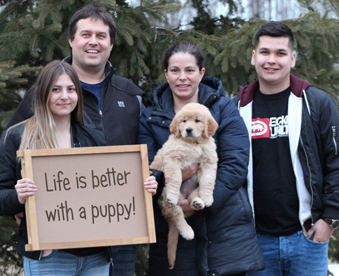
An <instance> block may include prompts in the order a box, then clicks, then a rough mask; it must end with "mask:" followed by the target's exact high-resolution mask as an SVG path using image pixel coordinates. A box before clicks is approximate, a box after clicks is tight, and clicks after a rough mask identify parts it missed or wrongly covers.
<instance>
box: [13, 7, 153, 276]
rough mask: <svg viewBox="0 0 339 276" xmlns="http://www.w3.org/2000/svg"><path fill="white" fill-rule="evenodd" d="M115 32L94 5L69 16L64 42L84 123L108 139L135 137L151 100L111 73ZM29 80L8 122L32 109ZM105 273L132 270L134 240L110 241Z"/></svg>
mask: <svg viewBox="0 0 339 276" xmlns="http://www.w3.org/2000/svg"><path fill="white" fill-rule="evenodd" d="M115 37H116V25H115V22H114V20H113V18H112V16H111V15H110V14H109V13H107V12H105V11H103V10H101V9H99V8H96V7H93V6H86V7H84V8H82V9H80V10H78V11H77V12H76V13H75V14H74V15H73V16H72V18H71V19H70V22H69V26H68V42H69V45H70V47H71V52H72V55H71V56H70V57H67V58H66V59H65V60H64V61H66V62H68V63H70V64H71V65H72V67H73V68H74V69H75V71H76V72H77V74H78V76H79V78H80V81H81V85H82V88H83V99H84V111H85V113H84V119H85V125H87V126H89V127H91V128H95V129H98V130H101V131H102V132H103V133H104V134H105V138H106V141H107V144H108V145H130V144H136V143H137V134H138V125H139V116H140V114H141V112H142V111H143V109H144V106H147V105H149V104H150V101H149V99H148V97H147V96H146V94H144V93H143V92H142V91H141V90H140V89H139V88H138V87H137V86H136V85H135V84H133V83H132V82H131V81H129V80H127V79H125V78H123V77H119V76H117V75H115V74H114V72H115V69H114V68H113V67H112V65H111V64H110V63H109V61H108V59H109V57H110V54H111V50H112V48H113V45H114V41H115ZM34 90H35V87H34V86H33V87H32V88H31V89H30V90H29V91H27V93H26V95H25V97H24V98H23V100H22V101H21V103H20V104H19V106H18V108H17V110H16V111H15V113H14V115H13V117H12V118H11V120H10V122H9V124H8V125H7V128H8V127H10V126H12V125H14V124H16V123H18V122H21V121H23V120H25V119H27V118H29V117H31V116H32V115H33V112H34V111H33V110H34V109H33V93H34ZM110 249H111V250H110V252H108V253H110V254H109V256H108V258H109V259H110V261H111V262H112V266H111V272H110V275H114V276H117V275H119V276H133V275H134V267H135V258H136V247H135V246H134V245H124V246H113V247H110Z"/></svg>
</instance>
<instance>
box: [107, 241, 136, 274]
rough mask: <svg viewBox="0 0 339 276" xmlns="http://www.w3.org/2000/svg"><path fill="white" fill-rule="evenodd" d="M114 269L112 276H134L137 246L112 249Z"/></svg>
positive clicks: (119, 246)
mask: <svg viewBox="0 0 339 276" xmlns="http://www.w3.org/2000/svg"><path fill="white" fill-rule="evenodd" d="M111 252H112V257H113V267H111V269H110V273H109V275H110V276H133V275H134V270H135V260H136V254H137V249H136V246H135V245H118V246H112V247H111Z"/></svg>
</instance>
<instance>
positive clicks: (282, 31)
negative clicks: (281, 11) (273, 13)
mask: <svg viewBox="0 0 339 276" xmlns="http://www.w3.org/2000/svg"><path fill="white" fill-rule="evenodd" d="M264 35H267V36H271V37H288V46H289V47H290V48H291V50H292V51H293V47H294V37H293V33H292V31H291V29H290V28H289V27H287V26H286V25H285V24H283V23H281V22H277V21H270V22H266V23H264V24H263V25H262V26H261V27H260V29H259V30H258V31H257V33H256V35H255V48H257V47H258V45H259V39H260V37H261V36H264Z"/></svg>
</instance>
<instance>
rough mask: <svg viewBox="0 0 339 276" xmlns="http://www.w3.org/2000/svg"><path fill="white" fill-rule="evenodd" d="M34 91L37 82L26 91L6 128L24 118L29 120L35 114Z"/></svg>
mask: <svg viewBox="0 0 339 276" xmlns="http://www.w3.org/2000/svg"><path fill="white" fill-rule="evenodd" d="M34 92H35V84H34V85H33V86H32V87H31V88H30V89H29V90H28V91H27V92H26V94H25V96H24V98H23V99H22V101H21V102H20V104H19V105H18V107H17V109H16V110H15V112H14V114H13V116H12V118H11V119H10V120H9V122H8V124H7V126H6V129H8V128H9V127H11V126H13V125H15V124H18V123H20V122H22V121H24V120H27V119H28V118H31V117H32V116H33V115H34Z"/></svg>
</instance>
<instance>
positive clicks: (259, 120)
mask: <svg viewBox="0 0 339 276" xmlns="http://www.w3.org/2000/svg"><path fill="white" fill-rule="evenodd" d="M293 43H294V38H293V34H292V32H291V30H290V29H289V28H288V27H287V26H286V25H284V24H282V23H280V22H267V23H265V24H264V25H262V27H261V28H260V29H259V30H258V32H257V34H256V37H255V50H253V53H252V65H254V66H255V69H256V72H257V75H258V80H256V81H254V82H253V83H251V84H250V85H248V86H245V87H243V88H242V89H241V90H240V92H239V96H238V97H239V100H238V102H237V104H238V107H239V110H240V114H241V116H242V117H243V119H244V121H245V124H246V126H247V129H248V132H249V136H250V138H251V139H250V140H251V151H250V162H249V173H248V176H247V190H248V195H249V198H250V202H251V205H252V208H253V212H254V216H255V225H256V230H257V233H258V237H259V240H260V244H261V248H262V250H263V254H264V258H265V266H266V269H265V270H263V271H256V272H251V273H249V274H248V275H251V276H252V275H264V276H278V275H279V276H280V275H298V276H306V275H307V276H310V275H313V276H322V275H324V276H325V275H327V263H328V257H327V255H328V241H329V239H330V237H331V235H332V233H333V231H334V230H335V229H336V228H337V227H338V225H339V221H338V218H339V156H338V137H337V132H338V131H339V114H338V110H337V106H336V104H335V102H334V100H333V99H332V98H331V97H330V96H329V95H328V94H327V93H325V92H323V91H321V90H318V89H316V88H314V87H313V86H312V85H311V84H310V83H308V82H307V81H305V80H301V79H298V78H296V77H295V76H293V75H292V74H291V68H293V67H294V66H295V62H296V54H295V53H294V51H293Z"/></svg>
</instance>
